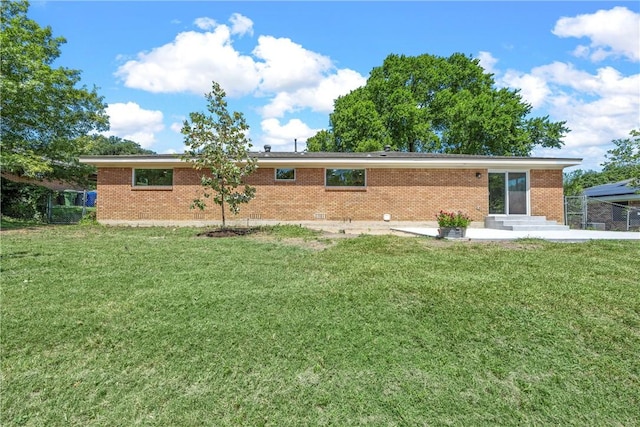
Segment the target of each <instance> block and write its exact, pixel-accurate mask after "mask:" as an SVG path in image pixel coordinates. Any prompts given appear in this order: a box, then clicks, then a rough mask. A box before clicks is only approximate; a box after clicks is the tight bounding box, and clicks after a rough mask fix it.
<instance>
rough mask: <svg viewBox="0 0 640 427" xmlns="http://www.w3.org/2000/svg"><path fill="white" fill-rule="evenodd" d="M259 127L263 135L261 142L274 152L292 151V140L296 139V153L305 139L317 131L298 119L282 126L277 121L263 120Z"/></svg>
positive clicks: (301, 147)
mask: <svg viewBox="0 0 640 427" xmlns="http://www.w3.org/2000/svg"><path fill="white" fill-rule="evenodd" d="M260 127H261V128H262V132H263V134H264V136H263V138H262V142H264V143H265V144H269V145H271V146H272V147H273V148H274V150H277V149H278V148H280V149H285V148H286V149H287V150H291V151H293V149H292V148H293V146H294V139H297V140H298V151H302V149H303V147H304V144H305V143H306V140H307V138H309V137H312V136H313V135H315V134H316V133H317V132H318V131H319V129H312V128H310V127H309V126H307V125H306V124H305V123H304V122H302V121H301V120H299V119H292V120H289V121H288V122H287V123H286V124H284V125H283V124H281V123H280V120H278V119H273V118H271V119H265V120H263V121H262V122H261V123H260ZM259 149H262V147H259Z"/></svg>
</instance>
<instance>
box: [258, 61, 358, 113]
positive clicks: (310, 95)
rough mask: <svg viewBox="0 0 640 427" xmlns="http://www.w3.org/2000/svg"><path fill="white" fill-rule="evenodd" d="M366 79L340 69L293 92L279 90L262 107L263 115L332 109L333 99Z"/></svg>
mask: <svg viewBox="0 0 640 427" xmlns="http://www.w3.org/2000/svg"><path fill="white" fill-rule="evenodd" d="M366 81H367V79H366V78H365V77H364V76H362V75H360V73H358V72H356V71H353V70H349V69H342V70H338V72H337V73H335V74H331V75H329V76H327V77H324V78H322V79H321V80H319V81H318V82H313V83H315V84H314V85H311V86H309V87H305V88H302V89H298V90H296V91H294V92H280V93H278V94H277V95H276V96H275V97H274V98H273V100H272V101H271V102H270V103H269V104H268V105H266V106H265V107H264V108H263V109H262V115H263V116H264V117H282V116H283V115H284V114H285V113H287V112H292V111H296V110H298V109H302V108H309V109H311V110H312V111H314V112H318V113H330V112H332V111H333V101H334V100H335V99H336V98H337V97H339V96H341V95H345V94H347V93H349V92H350V91H352V90H354V89H356V88H358V87H360V86H363V85H364V84H365V83H366Z"/></svg>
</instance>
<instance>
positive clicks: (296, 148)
mask: <svg viewBox="0 0 640 427" xmlns="http://www.w3.org/2000/svg"><path fill="white" fill-rule="evenodd" d="M293 151H295V152H296V153H297V152H298V138H293Z"/></svg>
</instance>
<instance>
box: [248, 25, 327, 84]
mask: <svg viewBox="0 0 640 427" xmlns="http://www.w3.org/2000/svg"><path fill="white" fill-rule="evenodd" d="M253 54H254V55H255V56H256V57H257V58H259V59H261V60H263V61H264V62H259V63H257V67H258V70H259V71H260V76H261V78H262V83H261V84H260V89H261V90H263V91H265V92H278V91H283V90H284V91H291V90H295V89H298V88H301V87H305V86H309V84H310V82H317V81H319V80H320V79H322V77H323V75H324V74H325V73H326V72H328V71H329V70H330V69H331V68H332V66H333V65H332V63H331V60H330V59H329V58H328V57H326V56H324V55H320V54H319V53H315V52H312V51H310V50H307V49H305V48H303V47H302V46H300V45H299V44H297V43H294V42H292V41H291V40H290V39H287V38H275V37H271V36H260V37H259V38H258V46H256V48H255V49H254V50H253Z"/></svg>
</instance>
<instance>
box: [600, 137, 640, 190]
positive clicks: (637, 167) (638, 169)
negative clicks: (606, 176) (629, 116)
mask: <svg viewBox="0 0 640 427" xmlns="http://www.w3.org/2000/svg"><path fill="white" fill-rule="evenodd" d="M612 142H613V144H614V145H615V148H613V149H611V150H609V151H607V154H608V155H607V161H606V162H604V163H603V164H602V166H603V171H605V172H614V171H617V172H618V173H621V174H623V175H626V178H624V179H631V180H632V185H635V186H638V187H640V129H633V130H631V132H629V138H624V139H622V138H621V139H614V140H613V141H612Z"/></svg>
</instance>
